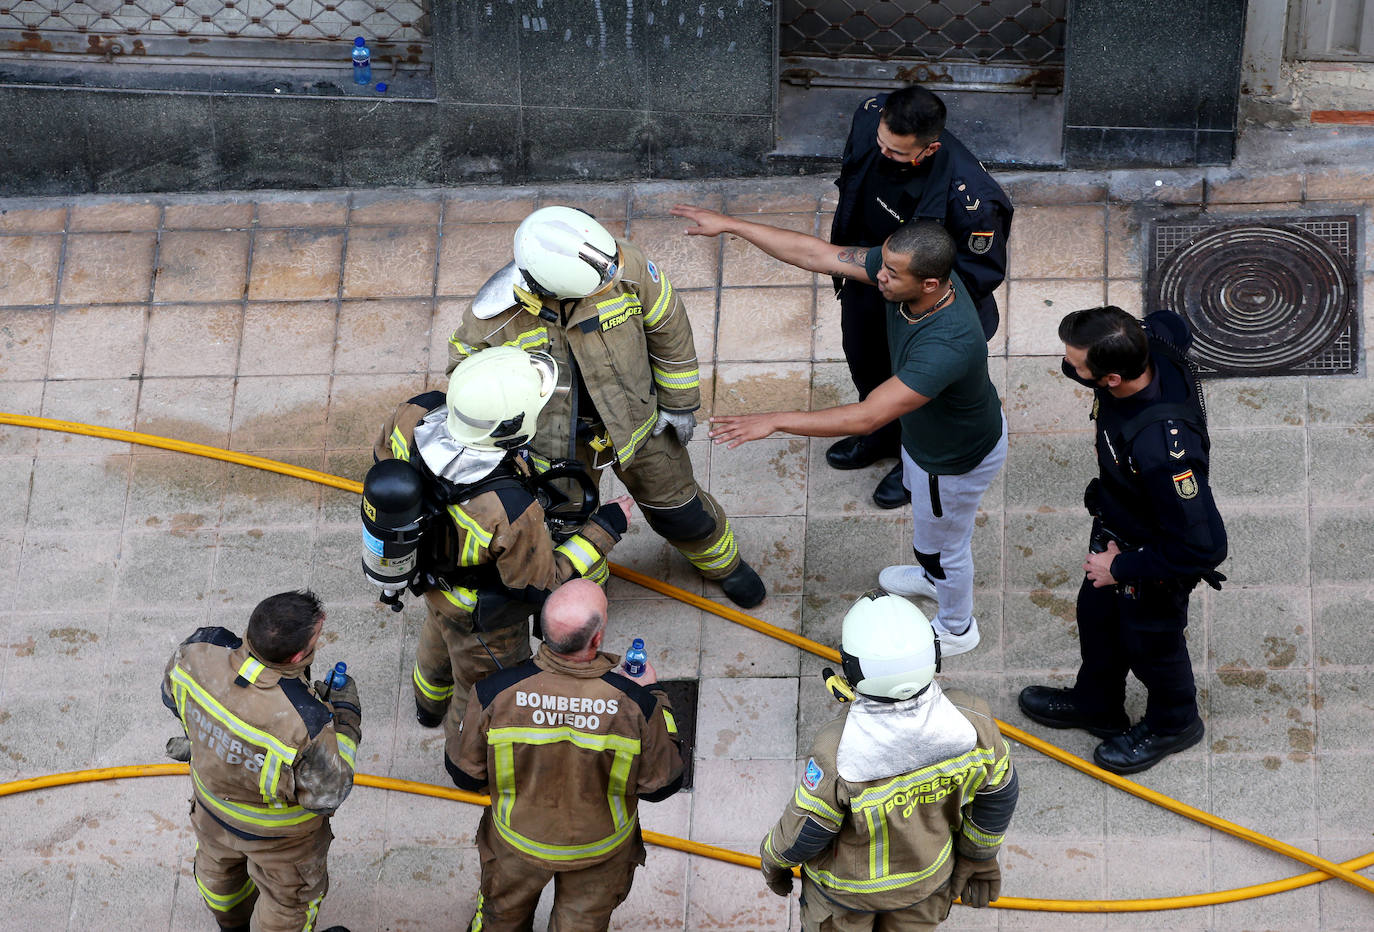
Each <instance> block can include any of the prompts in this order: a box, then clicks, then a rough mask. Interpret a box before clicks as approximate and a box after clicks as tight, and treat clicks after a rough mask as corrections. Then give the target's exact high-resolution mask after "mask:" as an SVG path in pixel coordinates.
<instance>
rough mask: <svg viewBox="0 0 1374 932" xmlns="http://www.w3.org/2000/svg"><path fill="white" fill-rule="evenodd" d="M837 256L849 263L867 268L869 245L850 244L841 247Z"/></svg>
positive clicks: (841, 260)
mask: <svg viewBox="0 0 1374 932" xmlns="http://www.w3.org/2000/svg"><path fill="white" fill-rule="evenodd" d="M835 258H836V259H838V260H839V261H840V262H843V263H846V264H847V265H857V266H859V267H860V268H866V267H867V264H868V247H867V246H848V247H846V248H844V249H841V250H840V251H839V254H838V255H836V256H835Z"/></svg>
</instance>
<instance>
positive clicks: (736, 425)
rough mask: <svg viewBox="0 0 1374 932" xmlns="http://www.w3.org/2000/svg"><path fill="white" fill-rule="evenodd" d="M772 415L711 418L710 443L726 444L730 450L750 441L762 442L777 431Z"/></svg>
mask: <svg viewBox="0 0 1374 932" xmlns="http://www.w3.org/2000/svg"><path fill="white" fill-rule="evenodd" d="M773 417H774V415H772V414H728V415H719V416H717V417H713V418H711V431H710V433H708V434H707V436H708V437H710V438H711V442H712V443H723V444H726V445H727V446H728V447H729V448H730V449H731V450H733V449H734V448H735V447H737V446H739V445H740V444H741V443H748V442H749V441H750V440H762V439H763V438H764V437H767V436H768V435H769V434H771V433H773V432H774V431H775V430H777V429H778V428H777V425H776V424H775V423H774V422H773Z"/></svg>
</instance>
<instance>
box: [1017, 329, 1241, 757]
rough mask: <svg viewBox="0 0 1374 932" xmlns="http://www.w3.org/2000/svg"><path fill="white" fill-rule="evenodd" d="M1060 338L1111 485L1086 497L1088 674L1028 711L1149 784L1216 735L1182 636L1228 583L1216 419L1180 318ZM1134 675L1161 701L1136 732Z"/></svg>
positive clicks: (1102, 479) (1084, 645) (1096, 485)
mask: <svg viewBox="0 0 1374 932" xmlns="http://www.w3.org/2000/svg"><path fill="white" fill-rule="evenodd" d="M1059 338H1060V339H1061V340H1063V341H1064V344H1065V346H1064V366H1063V369H1064V374H1065V375H1066V376H1068V377H1069V378H1071V379H1073V380H1074V381H1075V382H1078V383H1080V384H1082V385H1086V386H1088V387H1089V388H1091V389H1093V394H1094V401H1093V414H1092V417H1093V420H1094V421H1095V423H1096V426H1097V462H1098V467H1099V469H1100V472H1101V475H1100V476H1099V478H1097V479H1094V480H1093V481H1092V482H1091V483H1090V484H1089V485H1088V490H1087V494H1086V495H1085V504H1086V505H1087V507H1088V511H1089V512H1090V513H1091V514H1092V515H1093V527H1092V535H1091V539H1090V543H1089V552H1088V554H1087V557H1086V558H1085V560H1084V563H1083V569H1084V571H1085V576H1084V579H1083V583H1082V585H1081V587H1080V588H1079V591H1078V633H1079V649H1080V651H1081V653H1082V658H1083V662H1082V665H1081V666H1080V667H1079V670H1078V679H1077V681H1076V682H1075V683H1074V685H1073V687H1072V688H1070V689H1057V688H1053V687H1049V686H1027V687H1026V688H1025V689H1023V690H1022V691H1021V696H1020V706H1021V711H1022V712H1024V713H1025V714H1026V716H1027V717H1029V718H1030V719H1032V720H1033V721H1036V722H1039V723H1040V724H1042V725H1048V726H1050V727H1051V728H1083V729H1086V730H1087V731H1089V732H1091V733H1092V734H1094V735H1097V736H1098V737H1101V738H1104V739H1106V740H1104V741H1103V742H1102V743H1101V744H1099V745H1098V746H1097V749H1096V750H1095V751H1094V752H1093V760H1094V761H1095V762H1096V763H1097V765H1098V766H1099V767H1103V768H1105V769H1107V770H1110V771H1112V772H1113V773H1121V774H1127V773H1138V772H1139V771H1142V770H1146V769H1148V768H1150V767H1152V766H1154V765H1155V764H1156V763H1158V762H1159V761H1160V760H1161V759H1163V758H1164V757H1165V756H1167V755H1169V754H1173V753H1175V752H1178V751H1181V750H1184V749H1185V748H1188V747H1191V746H1192V745H1194V744H1197V743H1198V742H1199V741H1201V740H1202V736H1203V731H1204V728H1203V724H1202V719H1201V718H1200V717H1199V716H1198V708H1197V690H1196V688H1195V686H1194V684H1193V668H1192V663H1191V661H1190V660H1189V658H1188V645H1187V642H1186V641H1185V640H1184V636H1183V632H1184V629H1185V628H1186V627H1187V624H1188V595H1189V593H1190V592H1192V590H1193V588H1194V587H1195V586H1196V585H1197V584H1198V582H1199V581H1202V580H1205V581H1206V582H1207V583H1208V584H1209V585H1211V586H1213V587H1214V588H1218V589H1219V588H1221V581H1222V580H1224V579H1225V577H1224V576H1222V575H1221V574H1220V573H1218V572H1217V571H1216V569H1217V567H1218V566H1219V565H1220V564H1221V562H1222V561H1223V560H1224V559H1226V528H1225V527H1224V526H1223V524H1222V520H1221V515H1220V514H1218V513H1217V507H1216V503H1215V502H1214V501H1213V500H1212V492H1211V489H1210V487H1209V486H1208V483H1207V469H1208V461H1207V455H1208V448H1209V446H1210V442H1209V440H1208V436H1207V423H1206V411H1205V408H1204V407H1203V402H1202V392H1201V390H1200V388H1199V387H1198V384H1197V378H1196V376H1195V375H1194V373H1193V371H1192V368H1191V367H1190V366H1189V365H1188V363H1187V361H1186V360H1185V358H1184V355H1183V354H1184V353H1186V352H1187V349H1188V346H1189V344H1190V343H1191V342H1192V334H1191V333H1190V331H1189V329H1188V324H1187V322H1186V321H1185V320H1184V319H1183V318H1182V317H1180V316H1178V315H1177V314H1175V313H1173V312H1172V311H1157V312H1156V313H1154V314H1151V315H1150V316H1149V317H1147V318H1146V319H1145V321H1144V325H1143V326H1142V325H1141V322H1140V321H1138V320H1136V319H1135V318H1134V317H1132V316H1131V315H1129V314H1127V313H1126V312H1125V311H1123V310H1121V308H1118V307H1095V308H1090V309H1088V310H1085V311H1075V312H1073V313H1072V314H1069V315H1068V316H1067V317H1065V318H1064V319H1063V320H1062V321H1061V322H1060V324H1059ZM1127 672H1130V673H1134V674H1135V675H1136V678H1137V679H1139V680H1140V681H1141V682H1142V683H1144V684H1145V688H1146V690H1147V691H1148V700H1147V703H1146V707H1145V717H1144V718H1143V719H1142V720H1141V721H1139V722H1138V723H1136V724H1135V725H1130V723H1129V720H1128V719H1127V717H1126V711H1125V707H1124V699H1125V693H1126V674H1127ZM1128 726H1129V727H1128Z"/></svg>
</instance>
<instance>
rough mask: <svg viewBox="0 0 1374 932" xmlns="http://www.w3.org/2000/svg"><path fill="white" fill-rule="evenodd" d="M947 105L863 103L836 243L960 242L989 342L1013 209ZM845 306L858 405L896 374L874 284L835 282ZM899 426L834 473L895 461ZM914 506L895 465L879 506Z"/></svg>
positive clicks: (919, 97) (854, 441)
mask: <svg viewBox="0 0 1374 932" xmlns="http://www.w3.org/2000/svg"><path fill="white" fill-rule="evenodd" d="M944 126H945V105H944V103H943V102H942V101H941V100H940V98H938V97H936V96H935V95H934V94H932V93H930V91H927V90H926V89H925V88H922V87H907V88H903V89H902V90H900V91H895V92H894V93H892V94H879V95H878V96H877V97H870V98H869V99H868V100H865V101H864V102H863V103H862V104H861V105H860V106H859V109H858V110H857V111H855V113H854V122H853V124H852V125H851V126H850V129H849V140H848V141H847V142H846V143H845V146H844V156H843V161H842V162H841V166H840V177H839V178H838V179H836V181H835V184H836V185H837V186H838V187H839V189H840V195H839V203H838V205H837V206H836V209H835V222H834V224H833V225H832V226H831V228H830V241H831V242H832V243H835V244H836V245H839V246H878V245H881V244H882V243H883V241H884V240H886V239H887V237H888V236H889V235H891V234H892V233H893V232H894V231H895V230H896V229H897V228H898V227H899V226H901V225H902V224H904V223H907V222H908V221H910V220H916V219H921V220H934V221H936V222H937V223H940V224H943V225H944V227H945V229H946V230H948V231H949V234H950V236H952V237H953V238H954V242H955V245H956V247H957V249H958V254H957V256H956V258H955V260H954V269H955V271H956V272H958V273H959V280H960V281H962V282H963V283H964V285H965V286H966V287H967V288H968V290H969V292H970V295H971V297H972V298H973V302H974V305H975V307H977V309H978V317H979V320H980V322H981V323H982V325H983V334H984V336H986V337H987V338H988V339H992V335H993V334H994V333H996V332H997V321H998V315H997V302H996V299H995V298H994V297H993V292H994V291H996V290H997V286H998V285H1000V284H1002V279H1003V278H1005V277H1006V272H1007V234H1008V233H1009V232H1010V230H1011V215H1012V207H1011V201H1009V200H1008V199H1007V195H1006V194H1005V193H1004V192H1003V191H1002V189H1001V188H1000V187H998V185H997V182H995V181H993V180H992V178H991V176H989V175H988V173H987V171H986V170H984V168H983V166H982V165H981V164H980V163H979V161H978V160H977V159H976V158H974V157H973V153H971V152H969V150H968V149H966V148H965V147H964V144H963V143H961V142H960V141H959V140H958V139H956V138H954V135H953V134H952V133H950V132H948V131H946V130H945V128H944ZM835 287H836V294H838V296H839V299H840V329H841V332H842V336H843V341H844V358H845V360H846V362H848V363H849V373H850V376H851V378H853V380H854V387H855V388H856V389H858V391H859V400H860V401H862V400H863V399H864V398H866V397H868V393H869V392H871V391H873V389H875V388H877V387H878V386H879V385H881V384H882V383H883V382H884V381H886V380H887V378H888V377H889V376H890V375H891V374H892V370H891V364H890V362H889V359H888V349H887V331H886V326H887V324H886V314H885V312H884V310H883V299H882V296H881V295H879V294H878V289H877V288H875V287H873V286H872V285H867V284H863V283H860V282H856V281H853V280H845V281H841V280H840V279H836V281H835ZM897 449H898V430H897V424H896V422H893V423H892V424H889V425H887V426H886V427H882V428H879V429H878V430H876V431H874V432H873V433H871V434H868V435H867V436H863V437H846V438H844V439H843V440H840V441H838V442H836V443H835V444H833V445H831V447H830V449H829V450H828V451H827V452H826V455H825V458H826V461H827V462H829V463H830V465H831V466H833V467H835V468H836V469H862V468H863V467H865V466H869V465H871V464H872V463H875V462H877V461H878V460H880V459H882V458H884V457H888V456H896V455H897ZM910 500H911V495H910V493H909V492H908V491H907V490H906V489H905V488H903V486H902V467H901V464H900V463H898V464H897V466H896V467H894V468H893V470H892V471H891V472H889V473H888V474H887V475H886V476H884V477H883V480H882V482H880V483H879V484H878V488H877V490H876V491H874V493H873V501H874V502H875V503H876V504H877V505H878V506H879V507H881V508H898V507H901V506H902V505H903V504H905V503H906V502H908V501H910Z"/></svg>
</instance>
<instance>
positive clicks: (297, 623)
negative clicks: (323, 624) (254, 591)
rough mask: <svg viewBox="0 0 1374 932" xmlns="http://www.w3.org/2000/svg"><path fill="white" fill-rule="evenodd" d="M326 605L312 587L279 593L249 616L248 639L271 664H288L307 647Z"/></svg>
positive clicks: (263, 602)
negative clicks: (312, 590) (310, 588)
mask: <svg viewBox="0 0 1374 932" xmlns="http://www.w3.org/2000/svg"><path fill="white" fill-rule="evenodd" d="M323 614H324V605H323V604H322V603H321V602H320V600H319V598H318V597H317V596H316V595H315V593H313V592H311V591H310V590H309V589H302V590H300V591H299V592H279V593H277V594H276V595H269V596H268V597H267V598H265V599H263V600H262V601H261V602H259V603H258V605H257V608H255V609H253V614H252V615H251V616H249V618H248V640H249V642H251V643H252V645H253V650H255V651H256V652H257V654H258V656H259V657H261V658H262V659H263V660H266V661H267V662H268V663H286V662H287V661H288V660H290V659H291V658H292V657H294V656H296V655H297V654H299V653H300V652H301V651H303V650H305V648H306V646H307V645H308V644H309V643H310V638H311V636H312V635H313V634H314V633H315V622H317V621H319V620H320V617H321V616H322V615H323Z"/></svg>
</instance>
